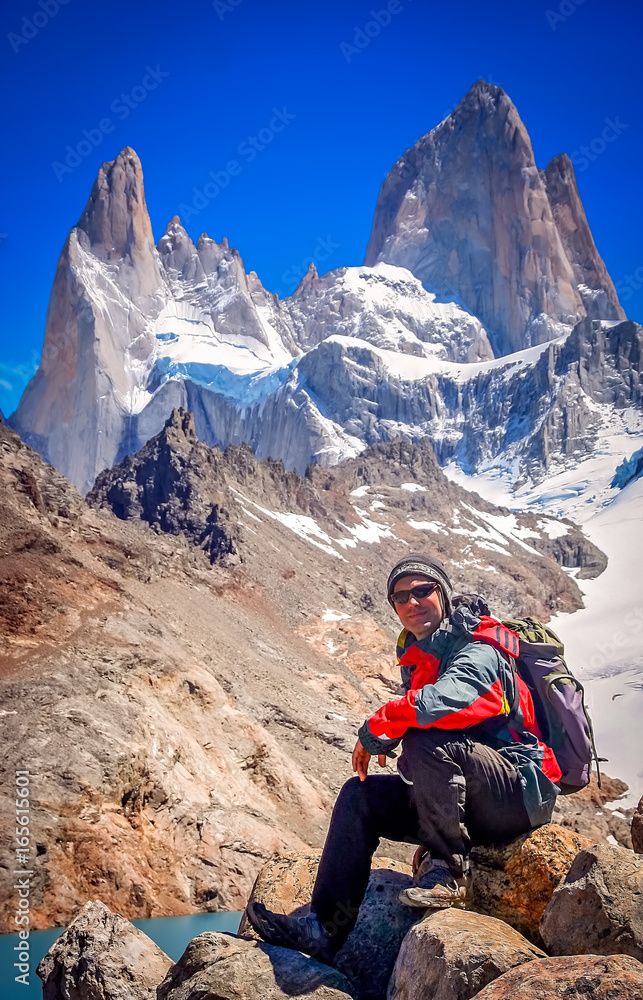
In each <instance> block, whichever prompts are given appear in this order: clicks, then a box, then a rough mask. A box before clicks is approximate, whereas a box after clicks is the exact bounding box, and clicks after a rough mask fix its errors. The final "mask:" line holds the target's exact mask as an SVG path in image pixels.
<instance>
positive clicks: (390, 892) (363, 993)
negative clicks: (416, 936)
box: [239, 851, 422, 1000]
mask: <svg viewBox="0 0 643 1000" xmlns="http://www.w3.org/2000/svg"><path fill="white" fill-rule="evenodd" d="M320 857H321V851H310V852H307V853H301V854H288V855H284V856H283V857H280V858H276V859H275V860H274V861H269V862H268V863H267V864H265V865H264V866H263V868H262V869H261V871H260V872H259V875H258V876H257V879H256V882H255V884H254V887H253V890H252V893H251V895H250V900H253V901H254V900H256V901H257V902H260V903H263V904H264V905H265V906H267V907H268V909H270V910H274V911H275V912H278V913H295V912H298V913H303V912H305V910H306V909H307V907H308V905H309V903H310V899H311V896H312V891H313V886H314V884H315V876H316V874H317V866H318V865H319V859H320ZM410 884H411V867H410V865H407V864H404V863H403V862H401V861H393V860H392V859H391V858H373V870H372V872H371V878H370V881H369V884H368V888H367V890H366V895H365V897H364V901H363V902H362V905H361V907H360V911H359V916H358V918H357V924H356V925H355V928H354V930H353V931H352V933H351V934H350V936H349V938H348V940H347V942H346V944H345V945H344V946H343V947H342V948H341V949H340V951H339V952H338V953H337V956H336V959H335V965H336V967H337V968H338V969H339V970H340V971H341V972H342V973H343V974H344V975H345V976H346V978H347V979H349V980H350V981H351V983H352V984H353V986H354V988H355V990H356V992H357V993H358V995H359V996H360V998H361V1000H375V998H380V997H382V998H383V997H385V996H386V986H387V983H388V980H389V978H390V975H391V972H392V971H393V966H394V965H395V959H396V958H397V953H398V951H399V949H400V945H401V943H402V940H403V939H404V936H405V934H406V933H407V931H408V930H409V928H410V927H412V925H413V924H414V923H415V922H416V921H417V920H418V918H419V917H420V915H421V913H422V911H421V910H414V909H413V908H411V907H408V906H403V905H402V904H401V903H400V902H399V901H398V898H397V897H398V895H399V893H400V892H401V891H402V889H405V888H406V887H407V886H408V885H410ZM239 934H240V935H243V936H245V937H248V938H251V939H255V940H259V937H258V935H257V934H256V933H255V932H254V931H253V929H252V927H251V926H250V923H249V922H248V920H247V918H246V916H245V914H244V916H243V918H242V920H241V924H240V925H239Z"/></svg>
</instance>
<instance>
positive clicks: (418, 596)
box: [391, 583, 440, 604]
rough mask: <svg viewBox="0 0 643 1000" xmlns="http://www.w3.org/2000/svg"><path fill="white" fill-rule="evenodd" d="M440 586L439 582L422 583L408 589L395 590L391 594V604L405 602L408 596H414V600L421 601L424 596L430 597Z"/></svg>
mask: <svg viewBox="0 0 643 1000" xmlns="http://www.w3.org/2000/svg"><path fill="white" fill-rule="evenodd" d="M439 586H440V584H439V583H422V584H420V586H419V587H411V589H410V590H396V591H395V593H394V594H391V600H392V601H393V604H406V602H407V601H408V599H409V597H414V598H415V600H416V601H421V600H423V598H425V597H430V596H431V594H434V593H435V591H436V590H437V589H438V587H439Z"/></svg>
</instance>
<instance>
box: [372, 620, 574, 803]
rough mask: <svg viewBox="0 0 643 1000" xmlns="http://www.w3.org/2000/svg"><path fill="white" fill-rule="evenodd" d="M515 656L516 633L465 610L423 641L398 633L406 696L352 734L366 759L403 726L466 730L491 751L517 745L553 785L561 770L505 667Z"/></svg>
mask: <svg viewBox="0 0 643 1000" xmlns="http://www.w3.org/2000/svg"><path fill="white" fill-rule="evenodd" d="M517 655H518V636H517V635H516V633H515V632H511V631H510V630H509V629H507V628H505V626H504V625H502V623H501V622H499V621H497V620H496V619H495V618H491V617H490V616H488V615H478V614H476V613H475V612H473V611H472V610H471V609H470V608H469V607H466V606H463V607H459V608H458V609H457V610H456V611H455V612H454V613H453V614H452V615H451V617H450V618H449V619H448V620H445V621H444V622H443V623H442V625H441V626H440V628H439V629H438V631H437V632H434V633H433V635H431V636H428V637H427V638H425V639H421V640H418V639H416V638H415V636H414V635H413V633H412V632H408V631H407V630H404V631H403V632H402V633H401V635H400V637H399V640H398V647H397V656H398V661H399V664H400V669H401V674H402V684H403V687H404V689H405V693H404V695H403V696H402V697H401V698H398V699H397V700H395V701H389V702H387V704H386V705H383V706H382V708H380V709H379V711H377V712H376V713H375V714H374V715H372V716H371V717H370V719H367V720H366V722H365V723H364V725H363V726H362V728H361V729H360V731H359V738H360V742H361V743H362V746H363V747H364V749H365V750H366V751H367V752H368V753H371V754H380V753H387V752H390V750H391V749H392V748H393V747H394V746H395V745H396V744H397V743H398V742H399V741H400V739H401V738H402V737H403V736H404V733H405V732H406V730H407V729H408V728H409V727H415V728H429V727H434V728H436V729H451V730H452V729H466V730H467V735H468V736H470V737H471V738H472V739H476V740H478V741H479V742H482V743H486V744H488V745H490V746H493V747H495V748H496V749H499V748H500V747H502V746H506V745H509V744H512V745H514V746H516V745H519V746H520V748H521V749H523V750H524V751H525V752H528V756H529V758H530V759H531V760H532V762H533V763H534V764H536V765H537V766H538V767H539V768H540V769H541V770H542V772H543V773H544V774H545V775H546V777H547V778H549V779H550V781H552V782H554V783H555V782H557V781H558V780H559V779H560V776H561V772H560V769H559V767H558V764H557V762H556V758H555V757H554V754H553V752H552V750H551V749H550V748H549V747H547V746H545V744H544V743H542V741H541V739H540V732H539V730H538V725H537V723H536V717H535V713H534V705H533V701H532V698H531V694H530V692H529V688H528V687H527V685H526V684H525V682H524V681H523V680H522V679H521V678H519V677H518V674H517V672H516V671H515V669H513V666H512V663H513V660H514V659H515V658H516V657H517ZM516 683H517V684H518V693H519V707H518V705H515V684H516ZM514 705H515V707H514V709H513V711H512V706H514Z"/></svg>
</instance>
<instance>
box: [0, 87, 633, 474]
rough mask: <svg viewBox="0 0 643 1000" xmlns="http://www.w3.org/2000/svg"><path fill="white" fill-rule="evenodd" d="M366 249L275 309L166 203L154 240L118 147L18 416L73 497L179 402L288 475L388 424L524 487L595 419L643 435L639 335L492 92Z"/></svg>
mask: <svg viewBox="0 0 643 1000" xmlns="http://www.w3.org/2000/svg"><path fill="white" fill-rule="evenodd" d="M366 264H367V265H368V266H363V267H353V268H345V267H341V268H338V269H336V270H335V271H331V272H329V273H328V274H326V275H323V276H320V275H318V274H317V272H316V271H315V269H314V267H312V268H311V270H310V271H309V272H308V274H307V275H306V276H305V277H304V279H303V280H302V281H301V283H300V285H299V286H298V287H297V289H296V290H295V292H294V293H293V295H292V296H291V297H290V298H288V299H285V300H284V301H280V300H279V299H278V298H277V297H276V296H275V295H271V294H270V293H269V292H267V291H266V289H264V288H263V286H262V285H261V282H260V280H259V278H258V277H257V275H256V274H254V272H250V273H249V274H246V272H245V269H244V267H243V262H242V260H241V257H240V256H239V253H238V252H237V251H236V250H234V249H232V248H230V247H229V246H228V243H227V240H225V239H224V240H223V242H222V243H221V244H217V243H216V242H215V241H214V240H211V239H210V238H209V237H208V236H207V235H205V234H203V235H202V236H201V237H200V239H199V241H198V243H197V244H196V246H195V245H194V243H193V242H192V241H191V240H190V238H189V236H188V235H187V233H186V232H185V230H184V229H183V227H182V226H181V223H180V221H179V219H178V218H177V217H175V218H174V219H172V220H171V222H170V224H169V225H168V228H167V231H166V233H165V234H164V235H163V237H162V238H161V240H160V241H159V243H158V245H157V246H155V245H154V241H153V237H152V231H151V226H150V221H149V216H148V214H147V208H146V204H145V194H144V189H143V175H142V169H141V164H140V162H139V160H138V157H137V156H136V153H134V151H133V150H131V149H129V148H127V149H125V150H123V152H122V153H121V154H120V155H119V156H118V157H117V159H116V160H115V161H114V162H113V163H106V164H104V166H103V167H102V168H101V171H100V173H99V176H98V179H97V181H96V184H95V185H94V189H93V191H92V193H91V196H90V199H89V201H88V204H87V207H86V209H85V211H84V213H83V215H82V217H81V219H80V221H79V223H78V225H77V226H76V227H74V229H72V231H71V233H70V235H69V238H68V240H67V242H66V244H65V247H64V249H63V252H62V255H61V258H60V261H59V264H58V269H57V272H56V278H55V281H54V286H53V289H52V296H51V302H50V308H49V313H48V318H47V327H46V331H45V346H44V350H43V357H42V361H41V365H40V368H39V370H38V372H37V374H36V375H35V377H34V379H33V380H32V381H31V382H30V384H29V386H28V387H27V389H26V391H25V393H24V396H23V398H22V400H21V403H20V406H19V407H18V410H17V411H16V413H15V414H13V416H12V418H11V424H12V426H13V427H14V428H15V429H16V430H17V431H18V432H19V433H20V434H21V436H22V437H23V439H24V440H25V441H27V442H28V443H29V444H30V445H32V446H33V447H34V448H35V449H36V450H38V451H39V453H40V454H41V455H42V456H43V457H44V458H46V459H47V460H49V461H51V462H52V463H53V464H54V465H55V466H56V468H58V469H59V470H60V471H61V472H63V473H64V474H65V475H66V476H67V477H68V478H69V479H70V480H71V481H72V482H74V484H75V485H76V486H77V487H78V488H79V489H80V490H81V491H82V492H86V491H87V490H89V489H90V488H91V486H92V484H93V482H94V479H95V477H96V475H97V474H98V473H99V472H101V471H102V470H103V469H104V468H108V467H110V466H112V465H113V464H114V463H116V462H118V461H120V460H121V459H122V458H123V457H124V455H126V454H132V453H134V452H136V451H137V450H138V449H139V448H141V447H142V446H143V445H144V444H145V442H146V441H147V440H149V438H150V437H152V436H153V435H154V434H156V433H158V432H159V431H160V429H161V428H162V426H163V424H164V423H165V420H166V419H167V417H168V415H169V414H170V413H171V411H172V409H173V408H174V407H175V406H178V405H180V406H183V407H185V408H186V409H189V410H191V411H192V412H194V414H195V422H196V430H197V433H198V435H199V437H200V438H201V439H202V440H204V441H205V442H207V443H208V444H210V445H213V444H218V445H221V446H222V447H226V446H227V445H228V444H240V443H241V442H245V443H247V444H249V445H250V447H251V448H252V450H253V451H254V452H255V454H256V455H257V457H258V458H261V459H264V458H274V459H279V458H280V459H282V460H283V461H284V463H285V465H286V467H287V468H288V469H296V470H297V471H299V472H300V473H303V472H304V471H305V468H306V466H307V465H308V463H309V462H311V461H314V462H318V463H320V464H322V465H333V464H335V463H337V462H338V461H341V460H342V459H344V458H347V457H352V456H355V455H357V454H358V453H359V452H360V451H362V450H363V448H364V447H365V446H367V445H369V444H372V443H374V442H376V441H388V440H390V439H391V438H393V437H396V436H398V435H402V436H404V437H407V438H409V439H411V440H419V439H420V438H424V437H427V438H428V439H429V441H430V442H431V444H432V445H433V447H434V449H435V451H436V453H437V455H438V458H439V461H440V462H441V463H443V464H444V463H446V462H449V461H454V462H456V463H457V464H458V465H460V467H461V468H463V469H464V470H465V471H466V472H469V471H476V470H478V469H480V468H484V467H489V466H494V467H495V466H497V465H499V464H501V465H503V466H504V467H505V468H507V469H509V470H510V473H511V476H512V478H513V479H516V478H520V477H523V478H524V477H525V476H528V477H531V478H532V479H536V480H538V479H539V478H540V479H542V478H543V476H544V475H545V474H546V473H547V471H548V470H549V469H550V468H551V466H552V465H557V464H560V463H562V464H563V465H565V464H566V465H570V464H573V463H574V462H576V461H577V460H578V458H579V457H582V456H584V455H588V454H592V453H594V452H596V451H597V450H598V447H599V446H598V444H597V429H598V426H599V424H600V422H601V420H603V421H605V420H606V419H612V417H613V418H614V420H616V421H617V422H618V421H620V422H621V423H622V424H623V425H625V423H627V422H628V421H629V423H628V429H635V430H636V429H640V428H641V427H643V419H642V417H641V413H640V398H639V393H638V382H639V378H640V342H641V332H640V328H639V327H637V326H634V325H632V324H624V323H622V322H620V321H621V320H623V319H624V316H623V311H622V309H621V308H620V306H619V304H618V300H617V298H616V293H615V291H614V288H613V285H612V283H611V280H610V278H609V276H608V275H607V272H606V270H605V267H604V265H603V263H602V261H601V259H600V257H599V255H598V252H597V250H596V247H595V246H594V243H593V240H592V236H591V232H590V230H589V226H588V224H587V220H586V218H585V215H584V211H583V207H582V204H581V202H580V199H579V196H578V192H577V190H576V186H575V182H574V178H573V172H572V169H571V164H570V162H569V160H568V159H567V158H566V157H564V156H563V157H558V158H556V160H554V161H552V163H551V164H550V165H549V167H548V168H547V170H546V171H544V172H539V171H538V170H537V168H536V165H535V162H534V160H533V153H532V150H531V145H530V142H529V137H528V135H527V132H526V130H525V127H524V125H523V124H522V122H521V121H520V118H519V116H518V112H517V110H516V108H515V107H514V106H513V104H512V103H511V101H510V100H509V98H508V97H507V95H506V94H504V92H503V91H502V90H500V89H499V88H496V87H490V86H489V85H487V84H485V83H484V82H480V83H479V84H476V86H475V87H474V88H472V90H471V91H470V92H469V94H467V95H466V97H465V98H464V99H463V101H462V102H461V104H460V105H459V106H458V108H457V109H456V110H455V111H454V112H453V114H452V115H450V116H449V117H448V118H447V119H446V120H445V121H444V122H442V123H441V124H440V125H438V126H437V127H436V128H435V129H433V131H432V132H430V133H428V135H426V136H424V137H423V138H422V139H420V140H419V141H418V143H417V144H416V146H414V147H413V149H411V150H409V151H407V153H405V154H404V156H403V157H402V158H401V159H400V161H398V163H397V164H396V165H395V167H394V168H393V170H392V171H391V173H390V174H389V176H388V178H387V179H386V181H385V182H384V185H383V187H382V191H381V194H380V198H379V201H378V207H377V210H376V214H375V221H374V226H373V235H372V237H371V242H370V244H369V250H368V253H367V258H366ZM436 293H440V294H439V295H437V294H436ZM445 298H446V301H445ZM575 324H576V325H575ZM572 328H573V332H570V331H572ZM545 342H547V343H545ZM532 344H535V345H541V346H540V347H538V346H536V347H529V346H528V345H532ZM510 352H514V353H510ZM494 353H495V355H496V357H495V358H494ZM588 359H589V360H590V363H591V364H590V371H589V373H586V371H585V368H586V363H587V360H588ZM586 374H589V377H584V376H585V375H586ZM615 388H616V391H617V395H618V403H617V404H616V411H615V409H614V402H613V401H612V400H613V397H614V395H615ZM606 401H607V403H608V408H607V409H605V408H603V410H601V406H603V407H604V404H605V402H606ZM630 425H632V426H630Z"/></svg>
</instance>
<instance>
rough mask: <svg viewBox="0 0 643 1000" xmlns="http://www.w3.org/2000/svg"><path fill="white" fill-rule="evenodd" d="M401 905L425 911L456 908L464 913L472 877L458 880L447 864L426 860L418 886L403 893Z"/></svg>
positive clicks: (465, 876)
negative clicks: (448, 907) (449, 907)
mask: <svg viewBox="0 0 643 1000" xmlns="http://www.w3.org/2000/svg"><path fill="white" fill-rule="evenodd" d="M398 898H399V900H400V903H404V905H405V906H417V907H418V908H420V909H424V910H442V909H444V908H445V907H447V906H455V907H458V909H461V910H463V909H464V908H465V907H466V905H467V903H468V902H469V901H470V899H471V875H470V874H469V873H468V872H467V873H466V874H464V875H461V876H455V875H454V874H453V872H452V871H451V869H450V868H449V867H448V865H447V864H446V862H445V861H441V860H440V858H435V859H433V858H427V859H426V860H425V861H423V862H422V864H421V865H420V867H419V869H418V872H417V875H416V876H415V884H414V885H412V886H409V888H408V889H403V890H402V892H401V893H400V895H399V897H398Z"/></svg>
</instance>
